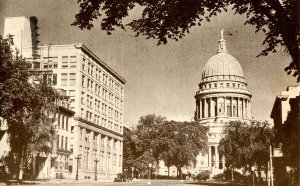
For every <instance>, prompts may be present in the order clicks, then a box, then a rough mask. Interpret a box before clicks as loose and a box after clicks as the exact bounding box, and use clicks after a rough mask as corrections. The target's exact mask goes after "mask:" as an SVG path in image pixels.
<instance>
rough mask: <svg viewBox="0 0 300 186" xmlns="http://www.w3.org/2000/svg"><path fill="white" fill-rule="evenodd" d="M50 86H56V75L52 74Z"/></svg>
mask: <svg viewBox="0 0 300 186" xmlns="http://www.w3.org/2000/svg"><path fill="white" fill-rule="evenodd" d="M52 84H53V86H55V85H57V74H56V73H54V74H53V77H52Z"/></svg>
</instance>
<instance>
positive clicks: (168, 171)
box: [168, 167, 170, 177]
mask: <svg viewBox="0 0 300 186" xmlns="http://www.w3.org/2000/svg"><path fill="white" fill-rule="evenodd" d="M168 177H170V167H168Z"/></svg>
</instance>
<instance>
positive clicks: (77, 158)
mask: <svg viewBox="0 0 300 186" xmlns="http://www.w3.org/2000/svg"><path fill="white" fill-rule="evenodd" d="M75 159H76V160H77V169H76V178H75V180H78V165H79V160H80V159H81V157H80V155H79V154H78V155H77V157H76V158H75Z"/></svg>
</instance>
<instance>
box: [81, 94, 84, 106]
mask: <svg viewBox="0 0 300 186" xmlns="http://www.w3.org/2000/svg"><path fill="white" fill-rule="evenodd" d="M81 104H82V105H84V92H81Z"/></svg>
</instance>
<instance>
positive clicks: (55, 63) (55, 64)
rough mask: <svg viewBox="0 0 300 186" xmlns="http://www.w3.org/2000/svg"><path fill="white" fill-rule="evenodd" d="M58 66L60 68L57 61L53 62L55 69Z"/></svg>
mask: <svg viewBox="0 0 300 186" xmlns="http://www.w3.org/2000/svg"><path fill="white" fill-rule="evenodd" d="M57 66H58V64H57V61H54V62H53V68H54V69H56V68H57Z"/></svg>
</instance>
